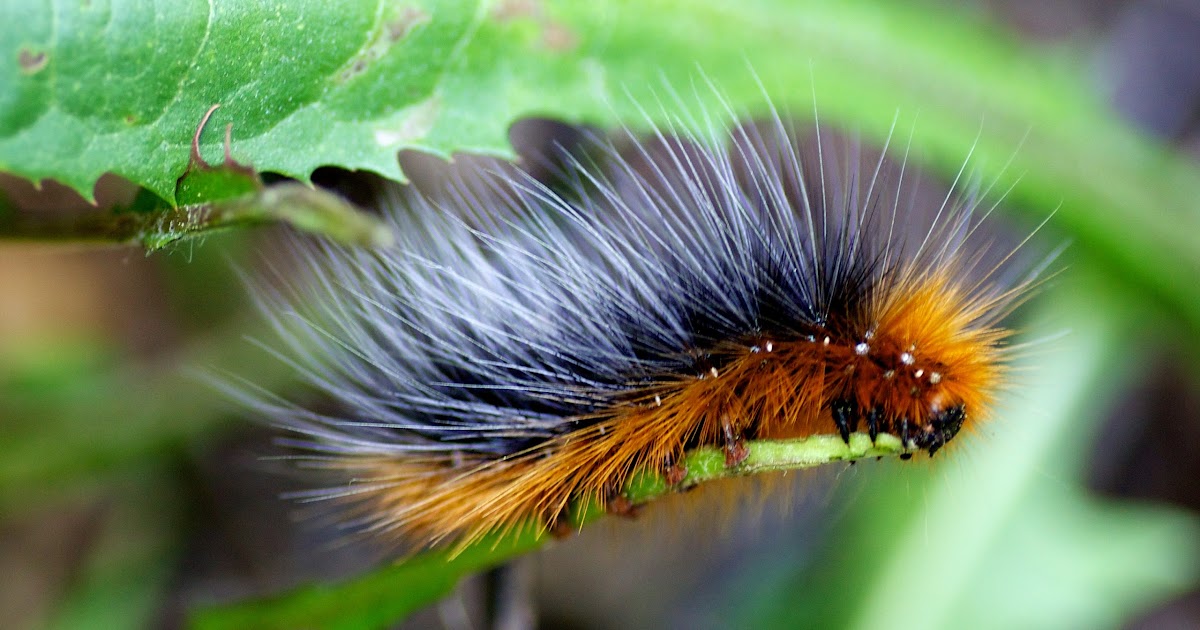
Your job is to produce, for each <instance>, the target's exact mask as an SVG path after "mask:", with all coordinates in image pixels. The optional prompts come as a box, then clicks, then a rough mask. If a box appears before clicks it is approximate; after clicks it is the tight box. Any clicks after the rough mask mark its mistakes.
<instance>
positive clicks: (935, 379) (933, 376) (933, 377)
mask: <svg viewBox="0 0 1200 630" xmlns="http://www.w3.org/2000/svg"><path fill="white" fill-rule="evenodd" d="M941 382H942V373H941V372H930V373H929V383H930V384H932V385H937V384H938V383H941Z"/></svg>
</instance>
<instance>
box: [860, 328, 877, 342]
mask: <svg viewBox="0 0 1200 630" xmlns="http://www.w3.org/2000/svg"><path fill="white" fill-rule="evenodd" d="M874 338H875V330H874V329H872V330H868V331H867V332H866V333H864V334H863V339H866V340H867V341H870V340H872V339H874Z"/></svg>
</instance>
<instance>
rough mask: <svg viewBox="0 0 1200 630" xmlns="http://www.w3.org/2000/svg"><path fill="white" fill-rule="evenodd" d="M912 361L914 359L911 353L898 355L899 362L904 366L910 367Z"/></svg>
mask: <svg viewBox="0 0 1200 630" xmlns="http://www.w3.org/2000/svg"><path fill="white" fill-rule="evenodd" d="M913 361H916V359H914V358H913V355H912V353H911V352H904V353H901V354H900V362H901V363H903V364H904V365H912V364H913Z"/></svg>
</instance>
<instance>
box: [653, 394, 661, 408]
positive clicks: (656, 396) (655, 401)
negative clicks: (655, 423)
mask: <svg viewBox="0 0 1200 630" xmlns="http://www.w3.org/2000/svg"><path fill="white" fill-rule="evenodd" d="M654 404H655V405H657V406H659V407H661V406H662V396H659V395H658V394H655V395H654Z"/></svg>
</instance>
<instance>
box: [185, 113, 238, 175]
mask: <svg viewBox="0 0 1200 630" xmlns="http://www.w3.org/2000/svg"><path fill="white" fill-rule="evenodd" d="M220 106H221V104H220V103H217V104H216V105H213V106H212V107H209V108H208V111H207V112H204V117H203V118H201V119H200V125H199V126H198V127H196V134H195V135H194V136H192V163H193V164H195V165H196V166H202V167H205V168H209V164H208V162H205V161H204V157H203V156H202V155H200V134H201V133H203V132H204V127H205V125H207V124H208V119H209V118H212V115H213V112H215V111H217V108H218V107H220ZM230 126H231V127H232V123H230ZM226 134H228V130H226ZM226 138H228V135H226ZM225 142H226V156H228V155H229V154H228V142H229V141H228V140H226V141H225Z"/></svg>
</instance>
